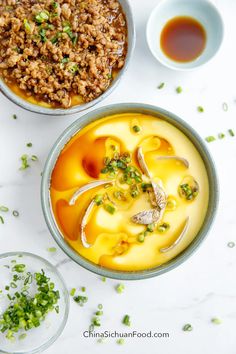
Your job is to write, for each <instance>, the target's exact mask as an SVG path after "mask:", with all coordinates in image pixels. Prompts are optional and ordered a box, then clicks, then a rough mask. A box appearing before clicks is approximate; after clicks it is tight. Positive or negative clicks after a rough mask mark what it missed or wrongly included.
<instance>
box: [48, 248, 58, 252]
mask: <svg viewBox="0 0 236 354" xmlns="http://www.w3.org/2000/svg"><path fill="white" fill-rule="evenodd" d="M56 251H57V249H56V247H49V248H48V252H52V253H53V252H56Z"/></svg>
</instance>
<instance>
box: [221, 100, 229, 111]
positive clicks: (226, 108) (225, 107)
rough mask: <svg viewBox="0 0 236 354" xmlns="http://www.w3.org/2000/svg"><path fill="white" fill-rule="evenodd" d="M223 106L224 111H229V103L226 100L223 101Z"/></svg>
mask: <svg viewBox="0 0 236 354" xmlns="http://www.w3.org/2000/svg"><path fill="white" fill-rule="evenodd" d="M222 108H223V111H225V112H227V111H228V109H229V107H228V104H227V103H226V102H223V103H222Z"/></svg>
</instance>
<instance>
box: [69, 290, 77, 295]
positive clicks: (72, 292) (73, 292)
mask: <svg viewBox="0 0 236 354" xmlns="http://www.w3.org/2000/svg"><path fill="white" fill-rule="evenodd" d="M75 292H76V288H72V289H71V291H70V296H74V295H75Z"/></svg>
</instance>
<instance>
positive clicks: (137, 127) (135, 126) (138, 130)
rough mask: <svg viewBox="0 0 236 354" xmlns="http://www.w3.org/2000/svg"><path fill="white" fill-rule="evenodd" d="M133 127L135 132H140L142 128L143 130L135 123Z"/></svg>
mask: <svg viewBox="0 0 236 354" xmlns="http://www.w3.org/2000/svg"><path fill="white" fill-rule="evenodd" d="M132 129H133V131H134V132H135V133H138V132H140V130H141V128H140V127H139V126H138V125H134V126H133V127H132Z"/></svg>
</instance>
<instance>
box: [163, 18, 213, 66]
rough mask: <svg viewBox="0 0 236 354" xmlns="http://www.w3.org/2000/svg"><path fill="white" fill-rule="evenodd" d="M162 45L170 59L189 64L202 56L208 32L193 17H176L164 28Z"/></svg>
mask: <svg viewBox="0 0 236 354" xmlns="http://www.w3.org/2000/svg"><path fill="white" fill-rule="evenodd" d="M160 44H161V49H162V51H163V52H164V54H165V55H166V56H167V57H169V58H170V59H172V60H174V61H177V62H189V61H192V60H194V59H196V58H197V57H199V56H200V55H201V54H202V52H203V50H204V48H205V46H206V31H205V29H204V27H203V26H202V24H201V23H200V22H198V21H197V20H195V19H194V18H192V17H188V16H178V17H174V18H172V19H171V20H169V21H168V22H167V23H166V25H165V26H164V28H163V30H162V32H161V39H160Z"/></svg>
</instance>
